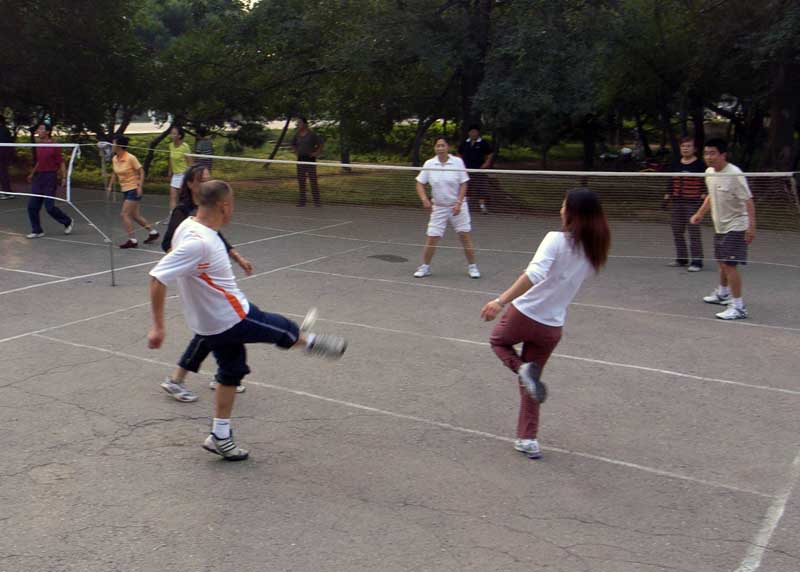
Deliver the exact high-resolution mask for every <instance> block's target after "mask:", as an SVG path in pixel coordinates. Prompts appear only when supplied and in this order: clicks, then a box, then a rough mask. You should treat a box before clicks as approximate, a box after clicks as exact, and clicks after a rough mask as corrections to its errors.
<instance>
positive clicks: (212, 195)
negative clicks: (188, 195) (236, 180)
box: [197, 179, 232, 207]
mask: <svg viewBox="0 0 800 572" xmlns="http://www.w3.org/2000/svg"><path fill="white" fill-rule="evenodd" d="M231 192H232V190H231V186H230V185H229V184H228V183H226V182H225V181H220V180H219V179H216V180H213V181H206V182H205V183H203V184H201V185H200V192H199V193H197V194H198V197H197V202H198V203H200V204H199V206H201V207H213V206H216V205H217V204H219V203H220V201H222V200H223V199H224V198H225V197H227V196H228V195H230V194H231Z"/></svg>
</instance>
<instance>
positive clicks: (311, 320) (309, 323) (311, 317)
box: [300, 308, 318, 333]
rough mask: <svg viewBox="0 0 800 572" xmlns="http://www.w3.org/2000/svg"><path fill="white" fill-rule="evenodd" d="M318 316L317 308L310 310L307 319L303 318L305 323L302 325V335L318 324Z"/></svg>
mask: <svg viewBox="0 0 800 572" xmlns="http://www.w3.org/2000/svg"><path fill="white" fill-rule="evenodd" d="M317 314H318V313H317V309H316V308H309V309H308V312H306V317H305V318H303V322H302V323H301V324H300V331H301V332H302V333H306V332H308V331H310V330H311V328H313V327H314V324H316V323H317Z"/></svg>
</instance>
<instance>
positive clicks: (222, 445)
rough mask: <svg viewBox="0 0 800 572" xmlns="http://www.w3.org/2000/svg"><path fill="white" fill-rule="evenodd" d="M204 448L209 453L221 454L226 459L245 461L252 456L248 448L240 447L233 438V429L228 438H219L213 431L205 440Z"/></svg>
mask: <svg viewBox="0 0 800 572" xmlns="http://www.w3.org/2000/svg"><path fill="white" fill-rule="evenodd" d="M203 449H205V450H206V451H208V452H209V453H214V454H215V455H219V456H220V457H222V458H223V459H225V460H226V461H245V460H247V457H249V456H250V453H248V451H247V449H242V448H241V447H238V446H237V445H236V443H235V442H234V440H233V431H231V436H230V437H228V438H227V439H219V438H218V437H217V436H216V435H214V434H213V433H211V434H210V435H209V436H208V437H206V440H205V441H204V442H203Z"/></svg>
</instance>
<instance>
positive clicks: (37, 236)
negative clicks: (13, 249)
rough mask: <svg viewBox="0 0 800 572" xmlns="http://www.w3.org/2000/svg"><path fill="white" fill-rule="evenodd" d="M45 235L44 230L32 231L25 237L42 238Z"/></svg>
mask: <svg viewBox="0 0 800 572" xmlns="http://www.w3.org/2000/svg"><path fill="white" fill-rule="evenodd" d="M43 236H44V233H43V232H32V233H30V234H26V235H25V238H42V237H43Z"/></svg>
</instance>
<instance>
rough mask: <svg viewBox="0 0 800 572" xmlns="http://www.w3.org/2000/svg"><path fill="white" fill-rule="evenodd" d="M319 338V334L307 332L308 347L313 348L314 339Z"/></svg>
mask: <svg viewBox="0 0 800 572" xmlns="http://www.w3.org/2000/svg"><path fill="white" fill-rule="evenodd" d="M316 339H317V334H306V349H307V350H308V349H311V346H313V345H314V340H316Z"/></svg>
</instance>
